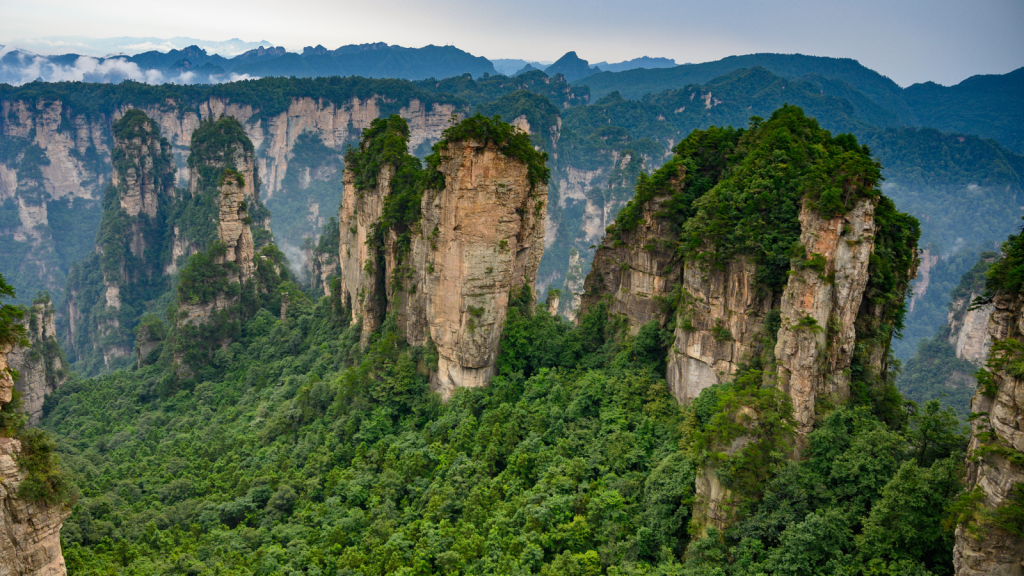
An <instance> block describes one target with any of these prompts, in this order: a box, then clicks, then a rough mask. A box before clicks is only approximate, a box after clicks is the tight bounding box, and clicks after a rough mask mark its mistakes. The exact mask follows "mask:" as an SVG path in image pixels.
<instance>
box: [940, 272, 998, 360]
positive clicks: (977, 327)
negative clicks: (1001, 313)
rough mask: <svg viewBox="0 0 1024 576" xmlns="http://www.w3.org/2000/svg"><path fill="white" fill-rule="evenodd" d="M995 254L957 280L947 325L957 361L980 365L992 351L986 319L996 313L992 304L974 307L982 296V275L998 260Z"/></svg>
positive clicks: (947, 337) (948, 338)
mask: <svg viewBox="0 0 1024 576" xmlns="http://www.w3.org/2000/svg"><path fill="white" fill-rule="evenodd" d="M997 256H998V255H997V254H996V253H994V252H986V253H983V254H982V255H981V258H980V259H979V261H978V263H977V264H975V265H974V267H973V268H971V270H969V271H968V272H967V273H966V274H964V276H963V278H961V279H960V284H959V285H958V286H957V287H956V288H954V289H953V293H952V294H951V296H952V298H951V300H950V303H949V316H948V319H947V325H946V339H947V340H948V341H949V344H950V346H952V347H953V351H954V352H955V353H956V356H957V358H963V359H964V360H970V361H971V362H974V363H977V364H981V363H983V362H984V361H985V359H986V358H988V353H989V350H990V349H991V348H992V338H991V335H990V333H989V328H988V325H989V319H990V318H991V317H992V314H993V312H995V304H993V303H992V302H988V303H985V304H982V305H980V306H977V307H974V306H972V303H973V302H974V300H975V298H977V297H979V296H982V295H983V294H984V292H985V271H986V270H988V267H989V266H991V264H992V262H994V261H995V260H996V258H997Z"/></svg>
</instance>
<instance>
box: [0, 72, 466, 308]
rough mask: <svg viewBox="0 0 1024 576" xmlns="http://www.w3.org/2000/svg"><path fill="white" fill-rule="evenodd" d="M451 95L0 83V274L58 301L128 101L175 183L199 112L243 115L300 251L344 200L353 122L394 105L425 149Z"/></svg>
mask: <svg viewBox="0 0 1024 576" xmlns="http://www.w3.org/2000/svg"><path fill="white" fill-rule="evenodd" d="M100 102H102V104H98V103H100ZM455 102H457V100H455V99H453V98H451V97H446V96H443V95H442V96H434V95H432V94H430V93H428V92H425V91H422V90H418V89H416V88H415V87H413V86H412V85H411V84H410V83H409V82H406V81H400V80H379V81H373V80H366V79H357V78H330V79H318V80H301V79H266V80H261V81H257V82H255V83H254V84H251V85H246V87H245V88H242V86H241V85H227V86H210V87H204V88H199V89H193V88H189V87H181V86H177V87H176V86H144V85H138V84H132V83H128V84H124V85H81V84H79V85H68V84H64V85H59V84H58V85H45V84H32V85H28V86H25V87H22V88H18V89H12V88H11V87H9V86H8V87H6V88H3V87H0V106H2V110H3V115H2V116H0V128H2V133H3V138H4V147H3V153H2V154H0V175H2V176H0V246H2V247H3V248H4V252H5V253H6V254H10V255H11V257H10V258H9V259H8V258H3V259H2V260H0V272H2V273H4V274H5V275H6V276H7V277H8V279H9V280H10V281H11V282H13V283H14V284H15V286H16V287H17V288H18V289H19V293H20V294H23V295H24V294H33V293H35V292H36V291H39V290H48V291H50V292H51V293H52V294H53V295H54V298H55V300H56V301H58V302H60V301H61V300H62V299H63V296H64V294H63V289H64V286H65V283H66V275H67V273H68V271H69V270H70V268H71V265H72V264H73V263H75V262H77V261H79V260H81V259H84V258H85V257H86V256H87V255H88V253H89V251H90V247H91V243H92V238H94V237H95V235H96V231H97V229H98V227H99V220H100V216H101V201H102V198H103V192H104V190H105V186H106V184H107V180H106V179H107V178H108V175H109V174H110V173H111V172H112V168H113V166H112V164H111V161H112V158H111V151H112V150H113V149H114V148H115V143H114V140H115V135H114V134H113V133H112V132H111V131H110V128H109V127H110V126H112V125H113V124H114V123H115V122H116V121H117V120H119V119H120V118H121V117H122V116H124V115H125V114H126V112H127V111H129V110H130V109H133V108H137V109H139V110H142V111H143V112H145V114H146V115H147V116H148V117H149V118H151V119H152V120H153V121H155V122H156V124H157V125H158V126H159V129H160V132H161V133H162V136H163V137H164V138H166V139H167V142H168V144H169V150H168V151H169V152H170V154H171V156H172V157H173V159H174V163H175V165H176V168H177V169H178V185H180V186H185V185H186V183H187V182H189V168H188V165H187V162H186V160H187V158H188V155H189V144H190V142H191V138H192V133H193V132H194V131H195V130H196V129H197V128H198V127H199V124H200V121H201V120H204V119H216V118H219V117H220V116H221V115H227V116H231V117H234V118H236V119H237V120H239V121H240V122H241V123H242V125H243V126H244V127H245V130H246V132H247V135H248V136H249V137H250V139H251V140H252V141H253V142H254V144H255V145H256V149H257V150H258V153H257V160H256V161H257V164H258V168H259V172H260V174H261V175H262V178H263V180H264V182H263V192H264V199H265V200H266V201H268V202H269V203H270V204H271V205H272V206H275V211H276V212H279V213H280V218H279V219H278V220H276V221H275V223H274V226H275V229H276V232H278V233H279V234H280V235H281V237H282V240H283V242H284V244H283V246H284V248H285V249H287V250H289V251H291V252H293V253H296V254H297V252H298V250H299V248H300V246H301V244H302V241H303V238H304V237H310V236H313V237H315V236H316V235H317V234H318V233H319V231H320V227H321V226H322V225H323V223H324V222H326V218H325V217H322V215H323V214H326V213H327V212H328V211H333V209H334V207H335V206H336V203H337V202H338V201H339V200H340V198H341V188H342V186H341V167H340V166H339V158H340V152H341V150H342V149H343V148H344V147H345V146H346V145H347V144H349V143H352V142H355V141H356V140H357V139H358V134H359V131H360V130H362V129H363V128H365V127H367V126H368V125H369V122H370V121H371V120H372V119H374V118H377V117H378V116H380V115H382V114H383V115H387V114H391V113H399V114H401V115H403V116H404V117H405V118H407V119H408V120H409V121H410V126H411V135H410V136H411V146H412V147H413V149H416V148H417V147H419V146H421V145H422V144H424V143H426V148H428V149H429V145H430V143H432V142H434V141H436V140H437V139H438V138H440V135H441V132H442V131H443V130H444V128H445V127H447V126H448V123H449V120H450V118H451V116H452V114H453V113H456V112H457V110H456V103H455ZM293 160H294V162H293ZM293 164H294V165H293ZM19 175H20V176H19ZM275 196H276V197H275ZM54 230H57V231H58V232H57V233H54Z"/></svg>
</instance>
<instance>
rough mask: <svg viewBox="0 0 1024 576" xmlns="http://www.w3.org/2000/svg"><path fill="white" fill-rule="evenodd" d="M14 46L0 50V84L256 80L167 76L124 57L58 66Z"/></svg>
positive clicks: (236, 76) (240, 76)
mask: <svg viewBox="0 0 1024 576" xmlns="http://www.w3.org/2000/svg"><path fill="white" fill-rule="evenodd" d="M15 50H16V49H14V48H13V47H11V48H7V47H0V82H3V83H7V84H12V85H14V86H20V85H22V84H25V83H28V82H32V81H34V80H37V79H42V80H43V81H45V82H97V83H117V82H121V81H123V80H134V81H136V82H144V83H146V84H194V83H196V82H212V83H215V84H220V83H222V82H236V81H239V80H256V79H258V77H256V76H250V75H249V74H234V73H232V74H229V75H220V76H211V77H209V78H207V77H201V76H198V75H197V74H196V73H195V72H192V71H189V70H186V71H184V72H182V73H181V74H179V75H177V76H167V75H165V74H164V72H161V71H160V70H157V69H153V68H150V69H145V70H143V69H142V68H140V67H139V65H138V64H136V63H134V62H129V61H128V60H126V59H124V58H106V59H101V58H93V57H92V56H79V57H78V58H77V59H75V61H74V63H73V64H70V65H61V64H56V63H54V62H53V61H51V60H50V59H49V58H48V57H46V56H37V55H35V54H30V53H26V52H24V51H20V50H19V51H15Z"/></svg>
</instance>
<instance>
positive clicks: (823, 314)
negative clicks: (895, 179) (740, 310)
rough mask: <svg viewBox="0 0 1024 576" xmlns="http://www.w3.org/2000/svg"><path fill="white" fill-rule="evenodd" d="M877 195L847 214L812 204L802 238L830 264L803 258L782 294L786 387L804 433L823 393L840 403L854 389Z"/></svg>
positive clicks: (780, 356) (779, 349)
mask: <svg viewBox="0 0 1024 576" xmlns="http://www.w3.org/2000/svg"><path fill="white" fill-rule="evenodd" d="M876 202H877V201H876V200H872V199H862V200H860V201H858V202H857V204H856V206H854V208H853V209H852V210H850V211H849V212H847V213H846V214H845V215H843V216H839V217H836V218H833V219H831V220H824V219H822V218H820V217H819V215H818V213H817V212H816V211H814V210H809V209H808V208H807V207H806V205H805V206H804V209H803V210H801V212H800V227H801V233H800V243H801V244H803V246H804V248H805V249H806V251H807V254H808V256H810V257H811V259H814V258H817V257H819V256H820V257H824V262H825V264H824V268H818V267H810V266H807V265H804V266H803V267H802V269H798V270H794V271H792V272H793V273H791V274H790V277H789V282H788V284H787V285H786V289H785V291H784V292H783V294H782V304H781V308H780V312H781V318H782V326H781V328H780V329H779V333H778V343H777V344H776V346H775V359H776V361H777V362H778V365H779V368H778V377H779V384H780V387H781V388H782V389H783V390H784V391H785V392H787V393H788V394H789V397H790V398H791V399H792V400H793V412H794V416H795V417H796V421H797V424H798V425H799V427H800V432H802V433H807V432H809V431H810V430H811V428H812V427H813V426H814V419H815V413H816V412H815V407H816V404H817V403H818V401H819V400H821V399H825V398H827V399H829V400H830V401H831V403H832V404H833V405H836V404H839V403H842V402H844V401H846V399H847V398H849V395H850V375H849V370H848V368H849V367H850V362H851V360H852V359H853V352H854V348H855V346H856V338H857V333H856V330H855V329H854V322H855V321H856V319H857V314H858V311H859V310H860V308H861V303H862V301H864V299H865V298H864V290H865V288H866V287H867V283H868V264H869V260H870V258H871V252H872V249H873V247H874V237H875V222H874V212H875V203H876Z"/></svg>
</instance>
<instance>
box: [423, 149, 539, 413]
mask: <svg viewBox="0 0 1024 576" xmlns="http://www.w3.org/2000/svg"><path fill="white" fill-rule="evenodd" d="M442 158H443V160H442V164H441V172H442V173H443V174H444V175H445V188H444V189H443V190H436V191H434V190H431V191H427V192H426V193H424V196H423V220H422V223H421V227H420V231H421V235H420V239H419V241H418V244H419V245H420V246H421V247H422V248H421V253H422V254H423V259H422V262H423V266H422V268H420V269H421V270H423V272H425V274H424V296H425V306H424V307H423V308H422V314H423V315H424V318H425V321H426V324H427V328H428V330H429V338H430V339H431V340H432V341H433V342H434V345H435V346H436V347H437V353H438V356H439V359H438V369H437V371H436V372H434V373H432V374H431V384H432V387H433V388H434V389H435V390H436V391H438V392H440V393H441V397H442V398H448V397H449V396H450V395H451V394H452V392H454V390H455V389H456V388H460V387H476V386H483V385H485V384H486V383H487V382H488V381H489V380H490V378H491V376H493V374H494V363H495V361H496V360H497V356H498V343H499V340H500V338H501V332H502V329H503V327H504V325H505V318H506V316H507V314H508V301H509V297H510V294H511V293H512V291H513V290H515V289H518V288H519V287H522V286H529V288H530V290H531V291H532V290H533V287H534V282H535V281H536V278H537V268H538V267H539V266H540V260H541V257H542V256H543V254H544V210H545V203H546V199H547V186H545V185H544V184H543V183H540V182H538V183H536V185H532V184H531V183H530V179H529V177H528V175H527V165H526V163H525V162H523V161H521V160H517V159H515V158H511V157H509V156H505V155H504V154H502V153H501V151H500V150H498V149H497V147H496V146H494V145H493V144H492V145H487V146H481V145H479V144H478V143H475V142H472V141H466V142H453V143H450V144H449V145H448V147H447V148H446V149H445V151H444V152H443V153H442ZM435 231H436V233H435ZM431 269H432V270H433V272H429V270H431Z"/></svg>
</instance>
